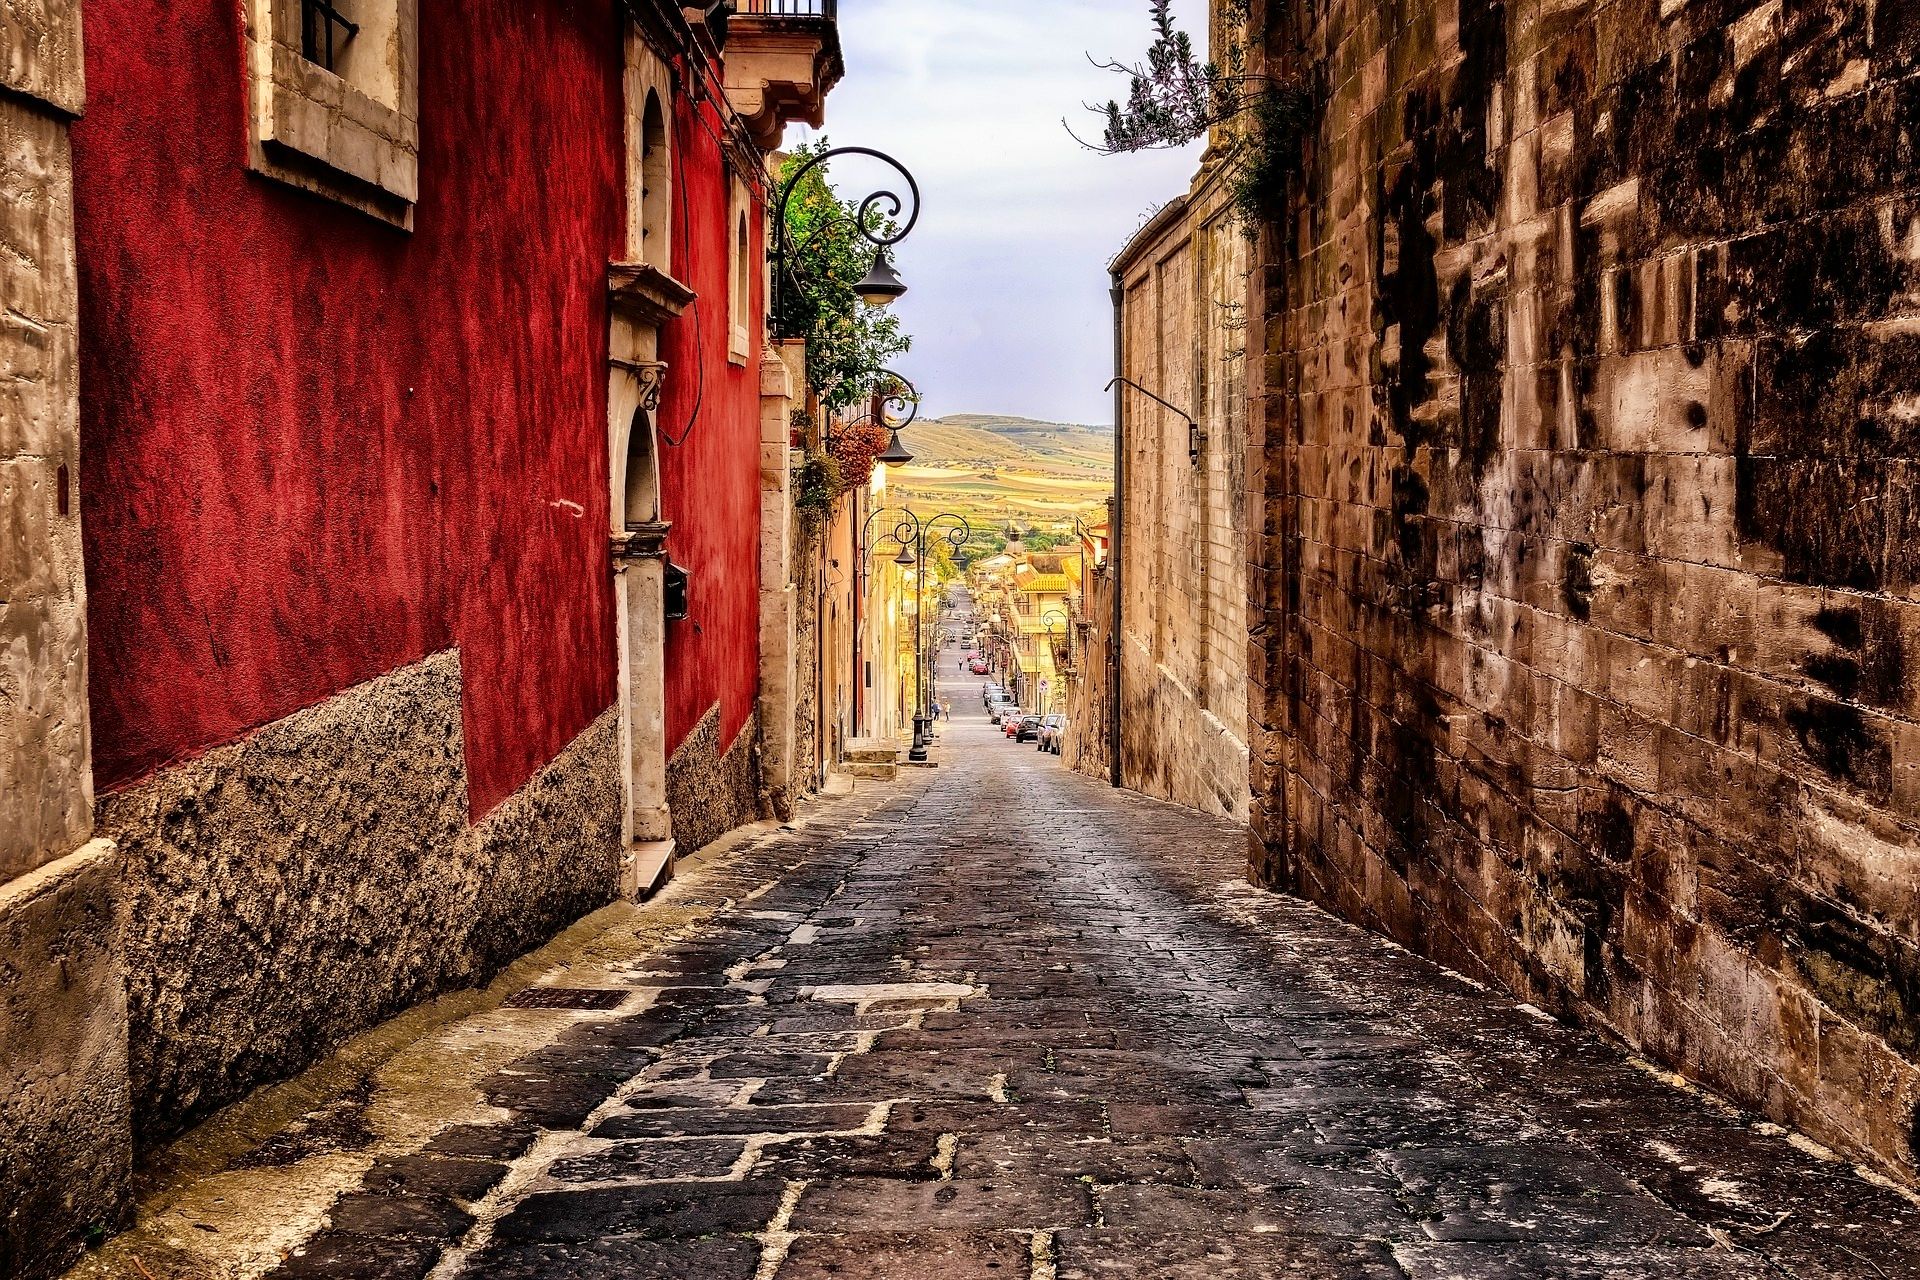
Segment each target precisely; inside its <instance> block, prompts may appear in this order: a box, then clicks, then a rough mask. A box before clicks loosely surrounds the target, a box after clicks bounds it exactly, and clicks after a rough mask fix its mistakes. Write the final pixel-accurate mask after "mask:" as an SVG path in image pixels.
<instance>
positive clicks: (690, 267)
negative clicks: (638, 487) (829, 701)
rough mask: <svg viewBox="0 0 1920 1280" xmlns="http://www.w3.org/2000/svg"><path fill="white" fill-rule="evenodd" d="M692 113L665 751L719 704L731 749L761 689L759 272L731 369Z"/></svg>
mask: <svg viewBox="0 0 1920 1280" xmlns="http://www.w3.org/2000/svg"><path fill="white" fill-rule="evenodd" d="M695 109H696V108H692V107H689V106H688V105H687V104H684V103H683V104H682V109H681V112H680V119H679V120H678V121H677V122H676V123H677V129H678V133H677V136H676V138H675V145H676V147H677V148H678V150H679V154H680V156H681V159H682V164H681V166H680V171H679V172H678V173H676V175H675V177H676V180H677V181H679V182H681V183H683V184H684V187H685V190H686V195H687V200H688V204H689V206H690V207H691V210H692V214H693V216H692V218H691V219H686V220H682V221H681V225H680V226H678V227H676V229H675V232H674V256H673V273H674V275H675V276H677V277H678V278H679V279H680V280H681V281H682V282H683V283H685V284H687V285H689V286H691V287H692V288H693V290H694V291H695V293H696V294H697V295H698V297H699V301H698V302H697V303H696V304H695V305H694V306H693V307H691V308H689V309H688V310H687V312H686V313H685V314H684V315H682V316H681V317H680V318H679V320H677V321H676V322H674V324H673V325H672V326H671V327H670V328H669V329H668V330H667V331H666V332H665V333H663V334H662V341H661V354H660V358H661V359H663V360H665V361H666V362H667V363H668V364H669V365H670V366H671V371H670V373H669V375H668V378H667V389H666V392H665V394H664V395H663V396H662V397H661V406H660V414H659V423H660V433H661V442H660V444H661V448H660V454H661V457H660V475H661V495H662V501H661V506H662V509H663V510H662V515H663V516H664V518H665V519H667V520H668V521H670V522H672V524H673V532H672V533H671V534H670V535H669V536H668V538H667V547H668V552H669V554H670V556H671V558H672V559H673V560H674V562H675V563H677V564H680V565H684V566H686V567H687V568H688V569H689V570H690V571H691V573H692V583H691V590H690V593H689V597H688V606H689V607H688V616H687V618H686V620H685V621H681V622H670V623H668V624H667V741H668V743H669V748H668V749H669V751H671V750H672V749H673V748H675V747H677V746H678V745H679V744H680V742H681V741H682V740H683V739H684V738H685V737H686V735H687V734H688V733H689V732H691V731H692V729H693V727H694V726H695V725H696V724H698V723H699V721H700V718H701V717H702V716H704V715H705V714H706V713H707V711H708V709H709V708H711V707H712V706H713V704H714V703H715V702H716V701H717V702H719V703H720V739H721V741H720V745H721V747H722V749H725V748H726V747H729V746H731V745H732V744H733V740H734V738H735V737H736V736H737V735H738V734H739V732H740V730H741V728H742V727H743V726H744V725H745V724H746V722H747V720H748V717H750V716H751V715H752V714H753V709H754V699H755V695H756V693H757V691H758V688H759V653H760V640H759V637H760V599H759V596H760V347H761V337H762V333H763V329H764V326H763V325H762V324H761V323H760V321H759V319H758V318H757V317H758V316H759V315H760V308H761V296H762V285H761V282H760V279H759V271H758V269H757V267H756V269H755V272H754V276H755V279H754V280H753V282H752V295H753V299H752V300H753V310H752V315H753V316H754V317H755V318H754V319H752V320H751V321H749V323H748V324H747V331H748V334H749V338H750V350H749V351H748V355H747V362H746V364H744V365H737V364H734V363H732V362H731V361H730V360H729V359H728V358H727V345H728V334H729V331H730V329H731V326H732V317H731V314H730V307H729V298H730V289H731V284H732V275H731V272H730V270H729V264H730V261H731V254H732V245H733V233H732V231H731V230H730V229H729V227H728V221H729V214H730V210H731V206H732V183H731V178H730V177H729V175H728V172H727V170H726V168H725V167H724V165H723V163H722V159H721V151H720V145H719V142H718V141H717V140H716V138H715V137H714V136H713V132H710V131H709V129H708V128H703V127H702V126H701V125H700V124H699V123H698V122H697V119H696V117H695V116H694V115H693V114H692V112H693V111H694V110H695ZM707 110H708V123H709V125H711V126H712V127H713V129H714V131H716V132H717V129H718V125H717V122H715V121H714V120H713V119H712V116H711V111H710V109H707ZM677 216H678V210H676V217H677ZM747 221H748V231H749V235H750V237H751V253H750V259H751V261H753V262H754V263H759V262H760V261H761V248H762V246H761V237H762V234H763V228H764V226H765V222H766V219H765V217H764V215H763V214H762V212H761V210H760V207H759V206H758V205H756V206H755V207H754V208H753V210H752V211H751V212H750V214H749V216H748V220H747ZM683 438H684V443H682V444H679V445H675V444H674V443H673V441H674V440H679V439H683Z"/></svg>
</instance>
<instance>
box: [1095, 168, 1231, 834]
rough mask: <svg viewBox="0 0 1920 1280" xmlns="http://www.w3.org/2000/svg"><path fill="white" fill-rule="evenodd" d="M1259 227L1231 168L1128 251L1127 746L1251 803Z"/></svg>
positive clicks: (1154, 777)
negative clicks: (1251, 531) (1249, 503)
mask: <svg viewBox="0 0 1920 1280" xmlns="http://www.w3.org/2000/svg"><path fill="white" fill-rule="evenodd" d="M1247 269H1248V252H1247V243H1246V238H1245V237H1244V236H1243V235H1242V234H1241V232H1240V229H1239V226H1238V224H1237V223H1236V222H1235V220H1234V219H1233V217H1232V215H1231V211H1230V208H1229V206H1228V203H1227V199H1226V192H1225V190H1224V188H1223V184H1222V183H1221V181H1220V175H1219V173H1218V171H1217V170H1216V169H1215V168H1213V167H1206V168H1203V169H1202V171H1201V175H1200V177H1199V179H1198V180H1197V181H1196V182H1195V184H1194V188H1193V191H1192V193H1191V194H1190V195H1189V196H1188V197H1186V198H1185V199H1184V200H1183V201H1180V202H1176V203H1175V204H1173V205H1170V206H1168V208H1167V209H1165V210H1163V211H1162V213H1161V214H1160V215H1159V216H1158V217H1156V218H1155V219H1154V220H1153V221H1152V222H1150V223H1149V224H1148V225H1147V226H1146V227H1145V228H1143V229H1142V230H1141V232H1140V234H1139V235H1138V236H1136V237H1135V239H1134V241H1133V243H1132V244H1130V245H1128V246H1127V248H1126V250H1125V251H1124V252H1122V254H1121V255H1120V257H1119V258H1118V259H1116V261H1115V263H1114V270H1115V272H1116V273H1117V274H1118V275H1119V276H1120V279H1121V282H1122V284H1123V287H1124V288H1125V290H1126V295H1125V302H1124V303H1123V318H1122V330H1123V337H1124V344H1125V353H1124V368H1125V372H1126V376H1127V377H1129V378H1131V379H1133V380H1134V381H1135V382H1137V383H1139V384H1140V386H1142V387H1145V388H1146V389H1147V390H1149V391H1151V392H1153V393H1154V394H1155V395H1158V396H1160V397H1161V398H1163V399H1165V400H1168V401H1170V402H1172V403H1173V404H1174V405H1176V406H1178V407H1179V408H1180V409H1182V410H1184V411H1185V412H1187V413H1190V414H1192V415H1193V417H1194V418H1195V419H1196V420H1197V421H1198V422H1199V424H1200V427H1201V430H1202V432H1203V433H1204V435H1203V439H1202V441H1201V444H1200V452H1199V459H1198V461H1193V460H1191V459H1190V456H1189V442H1188V430H1187V423H1186V421H1185V419H1183V418H1181V417H1180V416H1179V415H1177V414H1174V413H1171V412H1169V411H1168V410H1166V409H1165V408H1163V407H1161V406H1160V405H1158V404H1155V403H1154V402H1153V401H1152V400H1150V399H1148V398H1147V397H1146V396H1144V395H1142V394H1140V393H1139V392H1138V391H1135V390H1133V389H1131V388H1129V389H1128V390H1127V391H1126V394H1125V398H1124V400H1123V401H1122V403H1123V405H1124V406H1125V407H1124V410H1123V419H1122V424H1123V425H1122V434H1123V438H1124V447H1125V450H1126V454H1125V460H1124V466H1125V479H1124V483H1123V484H1122V485H1121V489H1122V494H1123V500H1124V503H1125V510H1124V512H1123V513H1122V520H1123V528H1122V532H1121V537H1120V555H1121V556H1122V557H1123V558H1124V566H1123V573H1122V577H1121V591H1122V592H1123V594H1124V596H1125V601H1124V605H1123V617H1124V621H1123V623H1122V628H1123V636H1122V639H1121V642H1120V654H1121V658H1120V660H1121V663H1122V679H1121V682H1120V701H1121V712H1120V715H1121V724H1122V726H1123V728H1122V733H1121V761H1122V779H1123V781H1124V783H1125V785H1126V786H1128V787H1130V788H1133V789H1134V790H1137V791H1141V792H1144V793H1146V794H1147V795H1152V796H1158V797H1160V798H1162V799H1167V800H1173V801H1176V802H1178V803H1180V804H1185V805H1190V806H1192V807H1194V808H1196V809H1203V810H1206V811H1208V812H1211V813H1220V814H1226V815H1228V816H1231V817H1235V818H1240V819H1243V820H1244V819H1245V818H1246V816H1247V802H1248V793H1247V787H1246V780H1247V748H1246V713H1247V701H1246V653H1247V648H1246V646H1247V631H1246V604H1247V601H1246V554H1247V552H1246V535H1245V525H1244V520H1243V514H1244V502H1243V500H1242V493H1243V489H1244V484H1245V481H1244V479H1243V476H1242V471H1243V468H1244V466H1245V459H1246V399H1245V388H1246V369H1245V354H1246V315H1245V299H1246V295H1247V283H1246V275H1247Z"/></svg>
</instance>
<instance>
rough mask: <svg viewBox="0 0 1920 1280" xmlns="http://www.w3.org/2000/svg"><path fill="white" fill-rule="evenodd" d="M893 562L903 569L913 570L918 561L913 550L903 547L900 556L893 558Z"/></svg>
mask: <svg viewBox="0 0 1920 1280" xmlns="http://www.w3.org/2000/svg"><path fill="white" fill-rule="evenodd" d="M893 562H894V563H895V564H897V565H899V566H900V567H901V568H902V569H911V568H912V567H913V566H914V564H915V563H916V561H915V560H914V558H913V548H912V547H909V546H905V545H902V546H901V548H900V554H899V555H897V556H895V557H894V558H893Z"/></svg>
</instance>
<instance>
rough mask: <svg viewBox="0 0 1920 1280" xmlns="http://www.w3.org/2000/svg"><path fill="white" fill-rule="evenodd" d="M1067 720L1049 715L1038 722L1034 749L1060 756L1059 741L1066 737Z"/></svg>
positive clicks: (1061, 716) (1059, 716)
mask: <svg viewBox="0 0 1920 1280" xmlns="http://www.w3.org/2000/svg"><path fill="white" fill-rule="evenodd" d="M1066 732H1067V718H1066V717H1065V716H1063V715H1058V714H1056V715H1050V716H1048V717H1047V718H1046V719H1044V720H1042V721H1041V722H1040V733H1039V735H1038V737H1039V741H1038V742H1037V743H1036V744H1035V749H1036V750H1040V751H1051V752H1053V754H1055V755H1059V754H1060V739H1061V738H1063V737H1065V736H1066Z"/></svg>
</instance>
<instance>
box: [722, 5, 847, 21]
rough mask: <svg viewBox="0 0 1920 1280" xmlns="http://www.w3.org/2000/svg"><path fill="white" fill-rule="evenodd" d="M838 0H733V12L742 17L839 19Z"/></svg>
mask: <svg viewBox="0 0 1920 1280" xmlns="http://www.w3.org/2000/svg"><path fill="white" fill-rule="evenodd" d="M839 8H840V0H735V4H734V10H733V12H734V14H735V16H737V17H742V18H759V17H766V18H823V19H825V20H826V21H828V22H836V21H838V20H839V17H840V15H839V13H838V10H839Z"/></svg>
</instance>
